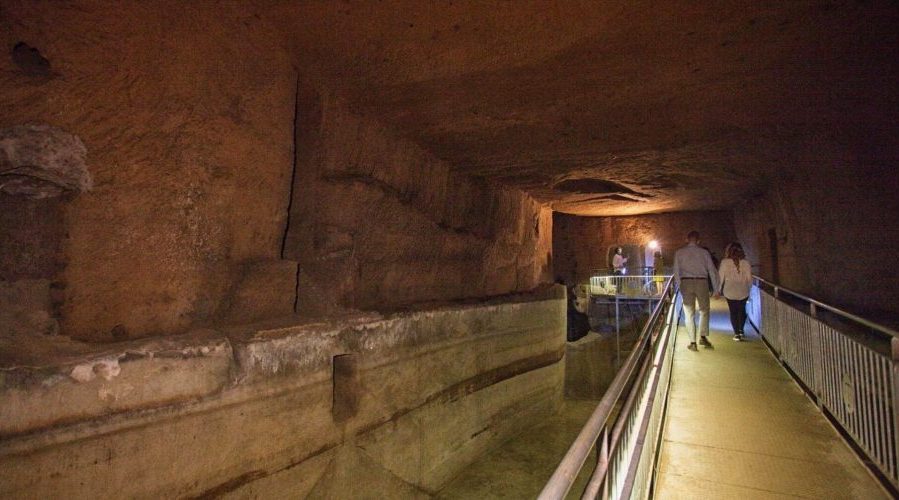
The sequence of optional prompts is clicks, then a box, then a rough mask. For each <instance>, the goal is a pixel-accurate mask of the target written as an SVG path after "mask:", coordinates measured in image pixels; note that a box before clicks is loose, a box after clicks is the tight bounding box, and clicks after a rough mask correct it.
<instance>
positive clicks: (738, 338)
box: [734, 333, 743, 342]
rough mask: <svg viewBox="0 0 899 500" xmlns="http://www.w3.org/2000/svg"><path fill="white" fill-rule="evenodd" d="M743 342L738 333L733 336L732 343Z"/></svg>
mask: <svg viewBox="0 0 899 500" xmlns="http://www.w3.org/2000/svg"><path fill="white" fill-rule="evenodd" d="M741 340H743V337H742V336H741V335H740V334H739V333H735V334H734V342H740V341H741Z"/></svg>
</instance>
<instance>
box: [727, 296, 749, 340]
mask: <svg viewBox="0 0 899 500" xmlns="http://www.w3.org/2000/svg"><path fill="white" fill-rule="evenodd" d="M747 300H749V298H748V297H747V298H745V299H742V300H730V299H727V308H728V309H730V324H731V326H733V328H734V333H740V334H742V333H743V325H744V324H746V301H747Z"/></svg>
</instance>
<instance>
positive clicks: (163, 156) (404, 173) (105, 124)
mask: <svg viewBox="0 0 899 500" xmlns="http://www.w3.org/2000/svg"><path fill="white" fill-rule="evenodd" d="M275 10H277V11H278V12H280V14H278V13H275V12H274V11H272V12H270V11H268V10H266V9H263V8H256V7H251V6H247V5H238V4H233V5H214V4H211V3H205V2H199V3H192V4H184V3H183V2H165V1H160V2H150V3H140V2H135V3H129V4H128V5H127V8H122V6H114V5H111V4H109V5H104V4H92V3H89V2H75V3H66V4H59V3H35V2H20V1H13V2H7V3H4V7H3V13H2V14H3V15H2V16H0V26H2V29H0V43H2V46H4V47H9V48H11V53H10V54H8V55H6V56H4V57H0V89H2V92H0V109H3V110H4V112H3V113H2V114H0V130H3V129H11V128H13V127H18V126H20V125H36V126H39V127H45V126H47V125H49V126H52V127H53V129H54V130H55V129H59V130H63V131H65V132H66V133H69V134H72V135H73V136H75V137H76V138H77V139H78V140H79V141H80V143H82V144H83V145H84V149H85V150H86V161H85V164H86V167H87V173H86V174H87V175H89V177H90V178H91V179H92V189H91V190H90V191H89V192H84V193H81V194H80V195H78V196H71V195H68V196H63V197H62V198H54V199H52V200H33V199H30V198H25V197H22V196H10V195H7V194H6V193H0V205H2V207H3V208H4V210H6V209H9V211H8V212H6V213H4V214H3V215H2V216H0V223H2V224H0V241H2V243H0V251H2V253H3V254H2V255H0V265H2V269H0V280H3V281H4V283H0V288H2V291H3V293H2V294H0V308H7V309H8V308H9V307H11V304H12V299H10V300H6V299H4V298H3V297H13V296H16V295H18V296H22V295H23V294H24V293H26V292H27V294H28V295H29V296H34V297H36V298H35V299H34V300H35V301H36V302H39V304H37V305H35V306H34V308H31V309H29V310H28V311H22V312H21V313H19V312H17V313H16V317H17V318H19V317H23V316H34V317H37V316H40V317H41V318H43V316H44V315H48V316H50V317H51V319H50V320H49V322H48V323H47V325H49V326H47V328H48V329H53V324H55V322H56V321H57V320H58V322H59V324H60V328H59V331H61V333H63V334H64V335H68V336H71V337H72V338H76V339H82V340H93V341H113V340H121V339H127V338H140V337H147V336H159V335H167V334H173V333H180V332H185V331H188V330H189V329H191V328H198V327H214V326H220V325H223V324H236V323H245V322H250V321H256V320H260V319H265V318H272V317H278V316H286V315H291V314H293V313H294V312H295V311H294V308H295V306H296V309H297V310H296V312H297V313H299V314H302V315H320V314H329V313H339V312H341V311H345V310H346V308H363V309H371V308H375V307H378V308H395V307H398V306H405V305H408V304H410V303H415V302H421V301H431V300H448V299H457V298H462V297H479V296H488V295H496V294H502V293H509V292H514V291H521V290H528V289H531V288H533V287H534V286H536V285H537V284H539V283H541V282H547V281H549V277H550V272H549V268H550V263H549V254H550V251H551V248H550V237H551V216H550V211H549V210H548V209H544V208H542V207H541V206H540V205H538V204H537V203H535V202H534V201H533V200H531V199H530V198H529V197H527V196H526V195H524V194H523V193H521V192H519V191H514V190H503V189H498V188H495V187H492V186H490V185H488V184H487V183H485V182H483V181H480V180H476V179H474V178H471V177H466V176H461V175H455V174H451V173H450V172H449V165H447V164H444V163H442V162H440V161H439V160H438V159H436V158H434V157H432V156H430V155H428V154H427V153H425V152H424V151H423V150H422V149H420V148H418V147H416V146H414V145H413V144H412V143H411V142H408V141H405V140H403V139H402V138H400V137H396V136H394V135H392V134H391V133H389V132H387V131H386V130H385V129H384V127H382V126H381V125H380V124H379V123H378V122H377V121H376V120H375V119H373V118H371V117H366V116H361V115H360V114H359V113H356V112H354V111H353V110H351V109H348V107H347V106H346V105H345V104H343V100H342V99H341V98H340V97H338V96H336V95H334V94H333V93H331V91H330V90H325V89H332V87H334V85H333V83H332V82H331V81H330V80H328V81H326V80H325V79H324V77H321V76H317V75H318V73H317V69H316V68H315V67H311V66H305V65H302V64H301V63H299V61H301V60H302V61H306V60H307V59H308V56H309V52H308V51H307V50H305V49H304V48H302V47H299V46H296V45H294V44H293V43H292V42H291V40H292V39H293V37H294V34H293V33H295V31H296V29H295V26H294V25H292V24H291V23H290V22H289V20H290V19H294V20H295V17H294V16H297V15H298V14H297V12H296V9H294V8H289V6H281V7H279V8H278V9H275ZM200 26H202V28H199V27H200ZM339 90H340V89H339V88H338V89H337V91H339ZM42 130H43V129H42ZM19 191H21V190H19ZM17 192H18V191H17ZM36 204H43V205H40V206H37V205H36ZM288 214H290V215H288ZM26 220H27V221H28V222H27V224H28V226H27V227H23V225H22V224H24V222H20V221H26ZM288 226H289V227H290V234H289V235H285V232H286V231H287V229H288ZM10 253H15V254H16V256H11V255H9V254H10ZM29 256H30V257H29ZM22 259H26V260H27V259H30V260H29V262H26V263H24V264H23V263H22V262H20V261H22ZM28 269H40V270H41V272H40V273H38V274H40V276H24V274H27V272H28ZM32 274H34V273H32ZM23 279H32V280H33V279H39V280H41V281H40V282H38V283H25V284H22V283H18V281H19V280H23ZM26 285H27V286H26ZM23 287H25V288H27V289H28V290H27V291H26V292H22V291H21V290H20V289H22V288H23ZM0 319H2V318H0ZM39 319H40V318H39ZM38 323H40V324H38ZM44 323H46V322H42V320H41V321H38V320H35V321H31V320H27V321H25V320H19V319H16V320H15V325H12V323H11V322H5V323H4V324H0V327H2V329H3V330H6V331H7V332H8V331H11V330H15V332H14V333H21V332H19V330H22V329H23V328H25V329H29V330H34V329H40V330H42V331H43V330H44V327H43V326H44ZM22 324H31V325H37V326H35V327H34V328H31V327H22V326H21V325H22ZM10 325H12V326H10ZM26 333H29V334H30V333H33V332H32V331H29V332H26Z"/></svg>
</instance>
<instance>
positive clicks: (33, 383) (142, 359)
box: [0, 333, 232, 437]
mask: <svg viewBox="0 0 899 500" xmlns="http://www.w3.org/2000/svg"><path fill="white" fill-rule="evenodd" d="M19 340H20V341H21V340H25V341H28V340H27V338H22V337H19ZM28 342H29V344H30V346H29V352H28V353H22V352H21V349H16V347H15V346H10V345H8V344H6V342H0V348H2V355H0V360H2V362H3V366H2V368H0V370H2V371H0V373H2V380H0V382H2V383H0V401H2V404H0V437H7V436H10V435H15V434H23V433H27V432H35V431H38V430H42V429H46V428H48V427H51V426H54V425H61V424H66V423H72V422H78V421H83V420H87V419H92V418H97V417H102V416H107V415H114V414H118V413H122V412H127V411H135V410H141V409H145V408H156V407H160V406H164V405H167V404H174V403H178V402H185V401H191V400H194V399H197V398H202V397H206V396H209V395H210V394H214V393H216V392H218V391H219V390H221V389H222V388H224V387H226V386H227V385H228V384H229V383H230V380H231V370H232V355H231V347H230V344H229V343H228V342H227V340H226V339H223V338H221V337H220V336H217V335H214V334H212V333H205V334H204V333H195V334H191V335H186V336H182V337H179V338H169V339H155V340H151V341H137V342H131V343H125V344H120V345H115V346H109V347H107V348H105V349H103V348H101V349H97V347H95V346H94V347H91V346H88V345H85V344H80V343H73V342H71V341H68V340H67V339H58V340H55V339H45V340H42V341H35V340H31V341H28ZM11 350H12V352H10V351H11Z"/></svg>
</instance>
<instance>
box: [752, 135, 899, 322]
mask: <svg viewBox="0 0 899 500" xmlns="http://www.w3.org/2000/svg"><path fill="white" fill-rule="evenodd" d="M824 148H826V145H822V149H824ZM852 161H853V160H847V162H846V163H843V164H840V165H833V164H830V165H828V163H825V162H823V161H822V162H821V163H819V174H818V175H815V176H812V177H805V176H801V177H800V176H795V175H790V174H789V173H788V172H784V173H783V174H782V175H781V176H779V178H778V179H777V181H776V182H773V183H772V184H771V186H770V188H769V189H768V190H767V191H766V193H765V195H763V196H759V197H757V198H755V199H753V200H750V201H748V202H746V203H744V204H743V205H742V206H740V207H739V208H737V209H736V210H735V211H734V214H735V225H736V229H737V232H738V234H739V238H740V241H742V242H743V243H744V246H745V248H746V250H747V253H748V254H749V258H750V260H752V261H753V263H758V264H759V268H758V272H759V273H760V275H761V276H762V277H765V278H768V279H771V280H774V281H776V282H778V283H780V284H781V285H783V286H785V287H787V288H790V289H793V290H796V291H798V292H801V293H804V294H806V295H809V296H811V297H813V298H817V299H819V300H823V301H824V302H827V303H830V304H833V305H836V306H839V307H843V308H846V309H848V310H849V311H850V312H854V313H856V314H859V315H861V316H863V317H868V318H871V319H876V320H878V321H883V322H885V323H887V324H891V325H894V326H895V325H897V321H896V318H897V317H899V305H897V304H899V288H897V287H896V283H895V273H894V272H893V269H892V265H893V263H894V262H895V261H896V249H897V248H899V224H897V223H896V220H895V218H896V214H897V213H899V197H897V196H896V192H897V189H899V177H897V175H896V173H895V171H894V168H893V167H880V166H874V165H867V166H866V165H853V164H852V163H851V162H852ZM775 255H776V257H775Z"/></svg>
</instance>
